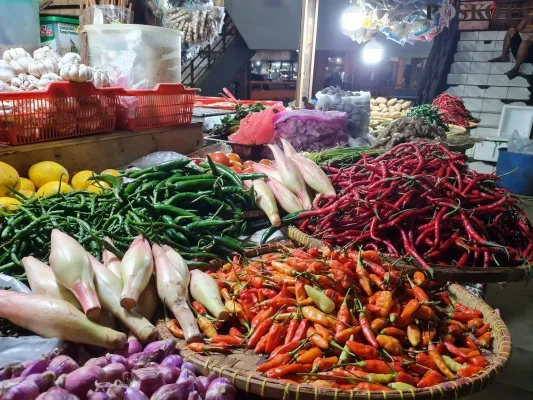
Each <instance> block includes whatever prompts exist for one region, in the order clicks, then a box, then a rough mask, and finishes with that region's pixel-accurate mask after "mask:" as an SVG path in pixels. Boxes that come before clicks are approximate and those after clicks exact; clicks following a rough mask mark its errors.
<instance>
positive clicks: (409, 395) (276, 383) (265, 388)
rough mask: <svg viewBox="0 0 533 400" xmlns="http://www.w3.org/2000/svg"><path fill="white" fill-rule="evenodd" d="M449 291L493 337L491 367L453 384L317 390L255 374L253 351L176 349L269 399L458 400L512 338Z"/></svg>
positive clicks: (465, 295) (475, 302)
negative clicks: (406, 388) (386, 389)
mask: <svg viewBox="0 0 533 400" xmlns="http://www.w3.org/2000/svg"><path fill="white" fill-rule="evenodd" d="M449 291H450V294H451V295H452V296H454V297H455V298H456V299H457V300H458V301H459V302H461V303H462V304H464V305H466V306H468V307H471V308H473V309H476V310H479V311H481V312H482V313H483V319H484V321H485V322H487V323H489V324H490V326H491V328H492V333H493V336H494V342H493V352H492V353H491V354H488V355H487V358H488V359H489V361H490V365H489V366H488V367H487V368H486V369H485V370H484V371H483V372H481V373H480V374H478V375H476V376H473V377H471V378H460V379H458V380H455V381H452V382H445V383H443V384H440V385H437V386H433V387H429V388H424V389H414V390H410V391H402V392H400V391H391V392H377V391H373V392H370V391H358V390H351V391H347V390H338V389H329V388H318V387H315V386H312V385H308V384H294V383H287V382H284V381H282V380H278V379H268V378H267V377H266V376H264V375H262V374H260V373H258V372H256V371H255V368H256V365H257V363H258V362H259V360H260V357H259V356H257V355H256V354H254V352H253V351H251V350H244V349H235V350H234V352H233V353H231V354H227V355H225V354H214V353H213V354H209V355H204V354H198V353H194V352H191V351H190V350H189V349H188V348H187V345H186V343H185V342H184V341H183V340H178V342H177V347H178V348H179V349H180V351H181V355H182V357H184V358H185V359H186V360H187V361H189V362H191V363H193V364H194V365H195V366H196V368H198V370H199V371H200V372H201V373H202V374H205V375H208V374H210V373H216V374H217V375H219V376H223V377H226V378H228V379H229V380H230V381H231V382H233V384H234V385H235V387H236V388H237V389H238V390H241V391H244V392H246V393H250V394H254V395H259V396H261V397H265V398H270V399H283V400H319V399H328V400H329V399H331V400H337V399H350V400H352V399H402V400H403V399H431V400H444V399H452V398H453V399H456V398H458V397H460V396H467V395H470V394H472V393H475V392H479V391H481V390H483V389H484V388H486V387H487V386H488V385H489V384H490V383H491V382H492V381H493V380H494V378H495V377H496V375H497V373H498V372H499V371H500V369H501V368H502V367H503V365H504V364H505V363H506V362H507V360H508V359H509V356H510V352H511V336H510V334H509V331H508V330H507V327H506V326H505V324H504V322H503V321H502V320H501V318H500V317H499V315H498V314H497V313H496V312H495V311H494V310H493V309H492V308H491V307H490V306H489V305H488V304H486V303H485V302H483V301H482V300H480V299H479V298H478V297H476V296H474V295H473V294H471V293H470V292H468V291H467V290H466V289H465V288H464V287H462V286H460V285H457V284H452V285H450V286H449ZM158 328H159V331H160V334H161V337H162V338H163V339H165V338H169V337H172V335H171V334H170V332H169V331H168V330H167V329H166V327H165V325H164V324H159V325H158Z"/></svg>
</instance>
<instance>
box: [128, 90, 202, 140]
mask: <svg viewBox="0 0 533 400" xmlns="http://www.w3.org/2000/svg"><path fill="white" fill-rule="evenodd" d="M197 92H198V89H186V88H185V87H184V86H183V85H182V84H181V83H159V84H157V85H156V86H155V87H154V89H152V90H123V91H122V93H121V94H120V97H119V101H120V115H119V126H120V127H121V128H122V129H128V130H131V131H136V130H140V129H150V128H160V127H162V126H174V125H186V124H190V123H191V121H192V110H193V106H194V99H195V97H196V93H197Z"/></svg>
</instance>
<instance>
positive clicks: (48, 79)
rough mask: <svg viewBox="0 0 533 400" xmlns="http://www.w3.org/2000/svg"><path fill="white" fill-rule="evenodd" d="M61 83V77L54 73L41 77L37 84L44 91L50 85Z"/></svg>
mask: <svg viewBox="0 0 533 400" xmlns="http://www.w3.org/2000/svg"><path fill="white" fill-rule="evenodd" d="M59 81H61V77H60V76H59V75H57V74H55V73H53V72H52V73H48V74H44V75H41V78H40V79H39V82H37V86H39V88H40V89H44V88H45V87H46V86H48V85H49V84H50V83H52V82H59Z"/></svg>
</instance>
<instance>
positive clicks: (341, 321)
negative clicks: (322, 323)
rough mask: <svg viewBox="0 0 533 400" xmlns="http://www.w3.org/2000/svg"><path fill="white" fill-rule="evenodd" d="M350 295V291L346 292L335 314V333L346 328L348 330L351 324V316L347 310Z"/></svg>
mask: <svg viewBox="0 0 533 400" xmlns="http://www.w3.org/2000/svg"><path fill="white" fill-rule="evenodd" d="M349 293H350V290H348V291H347V292H346V295H345V296H344V300H343V302H342V304H341V306H340V307H339V311H338V312H337V321H336V322H335V333H336V334H337V333H339V332H341V331H343V330H345V329H347V328H350V326H351V322H352V314H351V313H350V310H349V309H348V302H347V300H348V294H349Z"/></svg>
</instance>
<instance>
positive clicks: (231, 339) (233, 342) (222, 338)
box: [211, 335, 243, 346]
mask: <svg viewBox="0 0 533 400" xmlns="http://www.w3.org/2000/svg"><path fill="white" fill-rule="evenodd" d="M242 341H243V340H242V338H239V337H237V336H233V335H217V336H213V337H212V338H211V343H226V344H229V345H230V346H239V345H241V344H242Z"/></svg>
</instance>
